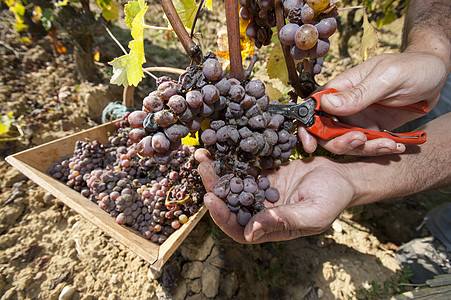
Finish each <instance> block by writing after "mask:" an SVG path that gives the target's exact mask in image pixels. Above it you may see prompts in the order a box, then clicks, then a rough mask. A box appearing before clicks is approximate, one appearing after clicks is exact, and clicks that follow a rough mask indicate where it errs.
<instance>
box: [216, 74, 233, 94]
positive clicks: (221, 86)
mask: <svg viewBox="0 0 451 300" xmlns="http://www.w3.org/2000/svg"><path fill="white" fill-rule="evenodd" d="M215 87H216V88H217V89H218V91H219V94H220V95H221V96H225V95H227V93H228V92H229V90H230V87H231V84H230V82H229V81H228V80H227V79H226V78H222V79H221V80H220V81H218V82H217V83H215Z"/></svg>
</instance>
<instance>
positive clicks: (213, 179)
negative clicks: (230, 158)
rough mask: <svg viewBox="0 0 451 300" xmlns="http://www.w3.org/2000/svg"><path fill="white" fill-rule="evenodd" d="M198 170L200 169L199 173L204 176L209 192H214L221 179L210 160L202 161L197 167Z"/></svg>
mask: <svg viewBox="0 0 451 300" xmlns="http://www.w3.org/2000/svg"><path fill="white" fill-rule="evenodd" d="M197 170H198V171H199V175H200V177H201V178H202V182H203V184H204V186H205V189H206V190H207V191H208V192H212V191H213V190H214V188H215V186H216V184H217V183H218V179H219V178H218V176H217V175H216V172H215V170H214V168H213V166H212V164H210V163H208V162H202V163H200V164H199V166H198V167H197Z"/></svg>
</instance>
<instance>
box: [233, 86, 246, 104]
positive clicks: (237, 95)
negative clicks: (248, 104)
mask: <svg viewBox="0 0 451 300" xmlns="http://www.w3.org/2000/svg"><path fill="white" fill-rule="evenodd" d="M245 93H246V91H245V90H244V88H243V87H242V86H241V85H238V84H236V85H232V86H231V87H230V90H229V96H230V98H231V99H232V101H233V102H236V103H240V102H241V99H243V97H244V95H245Z"/></svg>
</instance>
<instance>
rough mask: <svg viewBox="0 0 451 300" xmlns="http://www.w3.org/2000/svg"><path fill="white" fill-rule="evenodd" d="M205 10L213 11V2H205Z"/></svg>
mask: <svg viewBox="0 0 451 300" xmlns="http://www.w3.org/2000/svg"><path fill="white" fill-rule="evenodd" d="M205 8H206V9H208V10H213V0H207V1H205Z"/></svg>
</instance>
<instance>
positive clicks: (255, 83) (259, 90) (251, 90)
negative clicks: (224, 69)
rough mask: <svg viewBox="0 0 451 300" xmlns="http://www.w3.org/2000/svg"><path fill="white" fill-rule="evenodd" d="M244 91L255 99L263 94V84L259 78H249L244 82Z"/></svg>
mask: <svg viewBox="0 0 451 300" xmlns="http://www.w3.org/2000/svg"><path fill="white" fill-rule="evenodd" d="M245 91H246V93H247V94H248V95H250V96H252V97H255V98H256V99H258V98H261V97H263V95H265V84H264V83H263V82H261V80H251V81H249V82H248V83H247V84H246V87H245ZM243 97H244V95H243Z"/></svg>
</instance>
